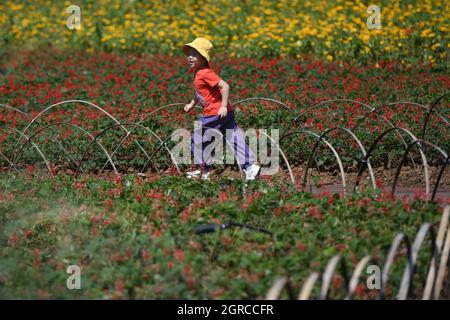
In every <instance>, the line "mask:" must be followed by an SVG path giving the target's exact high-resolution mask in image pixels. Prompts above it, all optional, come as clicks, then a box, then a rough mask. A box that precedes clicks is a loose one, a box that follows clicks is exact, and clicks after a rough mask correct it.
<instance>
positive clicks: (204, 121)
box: [191, 111, 255, 171]
mask: <svg viewBox="0 0 450 320" xmlns="http://www.w3.org/2000/svg"><path fill="white" fill-rule="evenodd" d="M200 123H201V126H197V127H196V128H195V129H194V136H193V137H192V139H191V147H192V150H193V153H194V163H195V164H196V165H197V167H200V166H203V168H204V170H205V171H209V169H210V168H211V157H210V156H208V155H207V154H206V155H205V152H204V151H205V148H207V146H208V145H209V144H210V143H211V142H212V141H213V139H211V134H208V133H214V132H216V133H217V131H219V132H220V133H221V134H222V135H223V151H225V150H226V148H229V146H232V147H233V151H234V153H235V155H236V157H237V160H238V161H239V164H240V166H241V167H242V169H247V167H249V166H250V165H252V164H254V163H255V158H254V155H253V152H252V151H251V150H250V148H249V146H248V145H247V144H246V143H245V137H244V135H243V132H242V130H240V129H239V126H238V125H237V124H236V121H235V118H234V112H233V111H231V112H228V113H227V116H226V117H225V118H223V119H221V118H220V116H219V115H217V116H209V117H205V116H202V117H200ZM208 129H216V130H210V131H208ZM227 129H228V133H230V132H232V134H231V135H228V136H227ZM205 132H206V134H205ZM227 138H228V139H227ZM215 139H217V137H215ZM226 139H227V140H228V146H227V143H226V142H225V140H226Z"/></svg>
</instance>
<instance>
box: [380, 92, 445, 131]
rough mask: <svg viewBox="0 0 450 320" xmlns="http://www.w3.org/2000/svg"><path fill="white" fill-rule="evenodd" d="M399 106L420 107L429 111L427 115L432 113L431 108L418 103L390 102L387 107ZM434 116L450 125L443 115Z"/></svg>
mask: <svg viewBox="0 0 450 320" xmlns="http://www.w3.org/2000/svg"><path fill="white" fill-rule="evenodd" d="M398 104H407V105H412V106H417V107H420V108H422V109H425V110H426V111H428V112H427V114H428V113H430V109H431V108H430V107H428V106H426V105H424V104H421V103H416V102H411V101H396V102H390V103H388V104H387V105H388V106H395V105H398ZM434 114H435V115H436V116H438V117H439V118H441V120H442V121H444V122H445V123H446V124H447V125H450V122H448V120H447V119H445V117H444V116H443V115H441V114H439V113H434ZM422 139H423V138H422Z"/></svg>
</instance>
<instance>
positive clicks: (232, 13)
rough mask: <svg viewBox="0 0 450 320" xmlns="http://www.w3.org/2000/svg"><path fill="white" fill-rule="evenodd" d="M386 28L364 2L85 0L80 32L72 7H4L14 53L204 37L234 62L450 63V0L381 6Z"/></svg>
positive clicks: (170, 50) (1, 18) (156, 46)
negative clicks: (373, 20) (372, 21)
mask: <svg viewBox="0 0 450 320" xmlns="http://www.w3.org/2000/svg"><path fill="white" fill-rule="evenodd" d="M377 4H378V5H379V7H380V9H381V26H382V27H381V29H379V30H378V29H375V30H369V29H368V28H367V25H366V21H367V19H368V17H369V16H370V13H367V7H368V4H366V3H365V2H361V1H343V0H340V1H324V0H320V1H298V0H282V1H268V0H257V1H255V0H253V1H239V0H232V1H227V0H219V1H211V0H207V1H202V3H201V4H200V3H198V2H197V1H194V0H188V1H184V0H182V1H180V0H176V1H151V2H145V1H119V0H114V1H104V0H101V1H79V6H80V9H81V17H82V25H81V29H79V30H68V29H67V28H66V27H65V25H66V21H67V19H68V17H69V15H70V14H68V13H67V12H66V9H67V8H68V7H69V6H70V5H71V2H69V1H66V2H62V1H59V2H54V3H53V4H52V5H48V1H42V0H41V1H22V2H20V4H17V3H16V2H14V1H7V2H3V3H2V4H0V41H3V44H2V45H0V47H1V48H3V47H6V46H11V45H14V46H20V47H23V46H25V47H28V48H36V47H39V46H42V45H51V46H56V47H58V48H82V49H88V50H96V49H102V50H121V51H129V50H139V51H144V52H149V53H160V54H171V55H173V54H174V53H177V51H178V50H179V49H178V48H179V47H180V46H181V45H182V44H184V43H185V42H186V39H190V38H193V37H195V36H197V35H199V34H201V35H203V36H205V37H207V38H209V39H211V41H212V42H213V43H214V44H215V46H216V47H217V48H218V50H219V51H220V52H225V51H226V52H227V53H228V54H229V55H230V57H249V56H251V57H262V56H283V57H286V56H291V57H297V58H298V57H300V56H301V55H303V54H310V55H312V56H315V57H317V58H324V59H327V60H329V61H333V60H339V61H341V60H346V61H358V62H364V61H368V60H369V61H370V60H371V61H377V60H378V59H380V58H387V59H396V60H398V61H409V62H417V61H426V62H433V63H435V62H440V61H445V60H446V59H448V49H449V43H448V40H449V29H450V27H449V23H448V21H449V20H450V14H449V12H450V10H449V4H448V2H447V1H432V0H425V1H378V2H377Z"/></svg>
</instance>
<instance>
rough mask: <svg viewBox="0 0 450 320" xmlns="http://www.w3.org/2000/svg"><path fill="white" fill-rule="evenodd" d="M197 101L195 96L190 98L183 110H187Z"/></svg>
mask: <svg viewBox="0 0 450 320" xmlns="http://www.w3.org/2000/svg"><path fill="white" fill-rule="evenodd" d="M197 103H198V99H197V97H195V98H194V99H192V100H191V102H189V103H188V104H187V105H185V106H184V111H186V112H189V110H191V109H192V108H193V107H194V106H195V105H196V104H197Z"/></svg>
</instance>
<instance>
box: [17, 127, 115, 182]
mask: <svg viewBox="0 0 450 320" xmlns="http://www.w3.org/2000/svg"><path fill="white" fill-rule="evenodd" d="M56 126H69V127H73V128H77V129H78V130H80V131H82V132H83V133H85V134H86V135H88V136H89V138H91V139H94V136H93V135H92V134H91V133H90V132H89V131H87V130H86V129H84V128H83V127H80V126H79V125H77V124H74V123H71V122H55V123H51V124H48V125H46V126H45V127H43V128H41V129H39V130H38V131H36V132H35V133H33V134H32V135H31V136H30V138H29V139H28V140H27V141H25V142H24V143H23V144H22V145H21V146H20V148H19V150H18V151H17V153H16V160H17V158H18V156H19V155H20V153H21V152H22V150H23V148H24V146H25V144H27V142H28V141H30V140H31V139H33V138H34V137H35V136H37V135H38V134H40V133H41V132H42V131H45V130H47V129H49V128H51V127H56ZM96 143H97V144H98V146H99V147H100V148H101V149H102V150H103V152H104V153H105V155H106V157H107V158H108V161H109V163H110V164H111V166H112V168H113V170H114V173H115V174H116V175H117V174H118V172H117V170H116V166H115V164H114V162H113V161H112V158H111V156H110V155H109V153H108V151H107V150H106V148H105V147H104V146H103V144H102V143H101V142H100V141H96ZM33 144H34V143H33ZM69 159H70V158H69ZM75 164H76V165H78V164H77V163H75Z"/></svg>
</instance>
